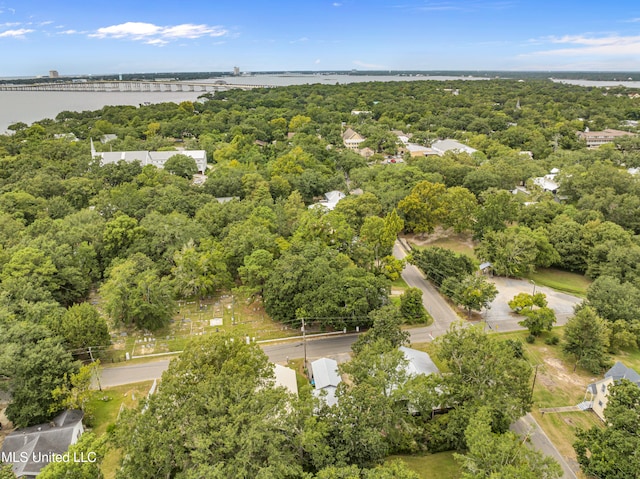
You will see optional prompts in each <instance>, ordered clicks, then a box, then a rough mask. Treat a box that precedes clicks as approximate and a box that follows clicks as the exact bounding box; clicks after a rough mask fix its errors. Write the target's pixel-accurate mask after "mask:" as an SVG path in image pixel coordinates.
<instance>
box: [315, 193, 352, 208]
mask: <svg viewBox="0 0 640 479" xmlns="http://www.w3.org/2000/svg"><path fill="white" fill-rule="evenodd" d="M324 197H325V199H324V200H320V201H319V202H318V203H314V204H312V205H310V206H309V208H315V207H317V206H318V205H322V206H324V207H325V208H327V209H328V210H333V209H334V208H335V207H336V205H337V204H338V202H339V201H340V200H342V199H343V198H345V197H346V195H345V194H344V193H343V192H342V191H338V190H333V191H328V192H326V193H325V194H324Z"/></svg>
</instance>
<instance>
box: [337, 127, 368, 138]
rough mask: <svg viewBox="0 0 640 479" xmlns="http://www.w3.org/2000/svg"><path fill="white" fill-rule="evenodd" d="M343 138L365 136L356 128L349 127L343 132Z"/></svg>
mask: <svg viewBox="0 0 640 479" xmlns="http://www.w3.org/2000/svg"><path fill="white" fill-rule="evenodd" d="M342 139H343V140H364V137H363V136H362V135H361V134H360V133H358V132H356V131H355V130H352V129H351V128H347V129H346V130H345V132H344V133H343V134H342Z"/></svg>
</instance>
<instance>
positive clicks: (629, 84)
mask: <svg viewBox="0 0 640 479" xmlns="http://www.w3.org/2000/svg"><path fill="white" fill-rule="evenodd" d="M551 80H553V81H554V82H556V83H565V84H567V85H578V86H591V87H596V88H607V87H616V86H623V87H626V88H640V81H624V80H606V81H605V80H602V81H601V80H563V79H561V78H552V79H551Z"/></svg>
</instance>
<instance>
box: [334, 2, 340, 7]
mask: <svg viewBox="0 0 640 479" xmlns="http://www.w3.org/2000/svg"><path fill="white" fill-rule="evenodd" d="M331 5H332V6H334V7H341V6H342V4H341V3H338V2H333V3H332V4H331Z"/></svg>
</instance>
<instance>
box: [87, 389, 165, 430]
mask: <svg viewBox="0 0 640 479" xmlns="http://www.w3.org/2000/svg"><path fill="white" fill-rule="evenodd" d="M152 383H153V382H152V381H145V382H142V383H137V384H127V385H124V386H116V387H114V388H109V389H103V390H102V391H95V392H94V393H93V395H92V397H91V399H90V400H89V408H90V410H92V415H93V418H92V419H91V425H92V428H93V432H94V433H95V434H96V435H97V436H100V435H102V434H104V433H105V432H106V431H107V427H108V426H109V425H110V424H114V423H115V422H116V420H117V418H118V414H119V412H120V409H121V408H134V407H136V406H137V405H138V402H139V401H140V399H142V398H145V397H147V394H148V393H149V389H151V385H152Z"/></svg>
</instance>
